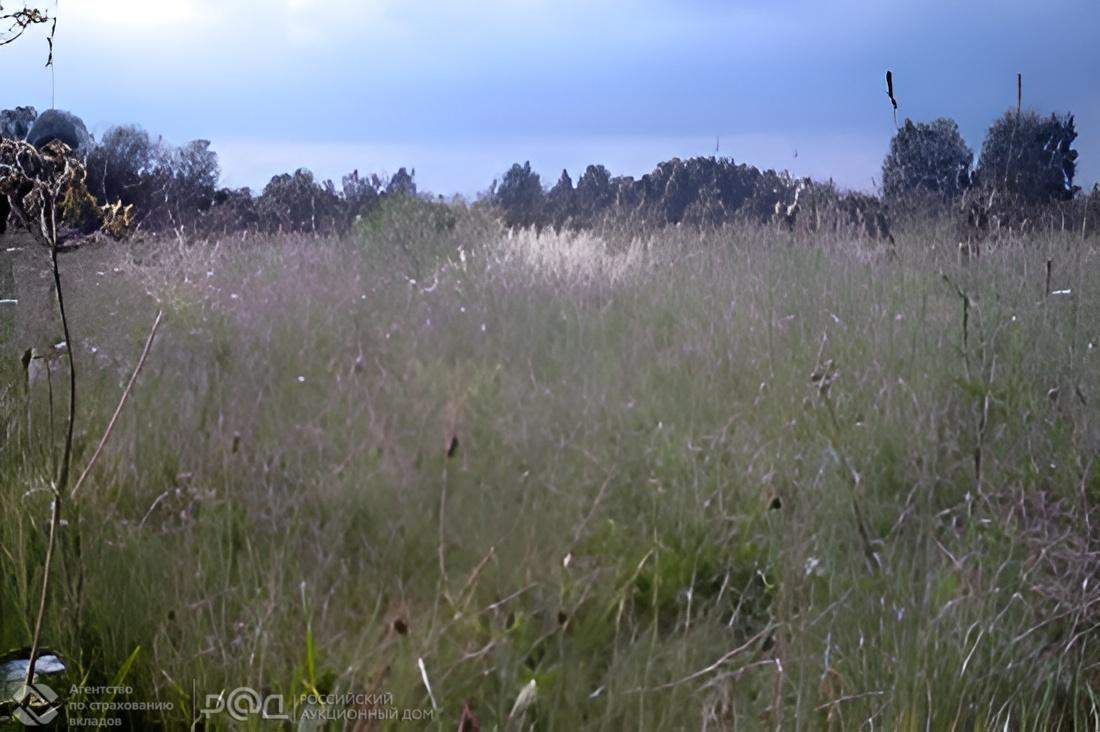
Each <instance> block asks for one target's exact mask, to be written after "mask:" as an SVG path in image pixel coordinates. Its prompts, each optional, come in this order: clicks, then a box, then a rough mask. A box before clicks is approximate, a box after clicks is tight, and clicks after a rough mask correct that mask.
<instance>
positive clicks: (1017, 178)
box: [977, 110, 1078, 205]
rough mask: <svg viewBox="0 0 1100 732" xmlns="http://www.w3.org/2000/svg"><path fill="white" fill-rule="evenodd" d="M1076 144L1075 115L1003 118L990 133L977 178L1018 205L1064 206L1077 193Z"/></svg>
mask: <svg viewBox="0 0 1100 732" xmlns="http://www.w3.org/2000/svg"><path fill="white" fill-rule="evenodd" d="M1076 138H1077V130H1076V128H1075V125H1074V120H1073V115H1072V114H1066V115H1056V114H1052V115H1050V116H1049V117H1042V116H1040V115H1039V114H1038V113H1037V112H1034V111H1027V112H1022V113H1017V112H1016V111H1015V110H1013V111H1010V112H1006V113H1005V114H1004V116H1003V117H1001V118H1000V119H998V120H997V121H996V122H994V123H993V125H992V126H991V127H990V128H989V132H988V134H986V137H985V142H984V143H982V155H981V157H980V158H979V160H978V169H977V177H978V180H979V181H980V183H981V185H982V186H983V187H984V188H988V189H991V190H995V191H1001V192H1002V193H1005V194H1008V195H1009V196H1011V197H1013V198H1015V199H1017V201H1018V202H1019V203H1021V204H1025V205H1033V204H1043V203H1049V202H1051V201H1068V200H1069V199H1071V198H1073V194H1074V193H1076V192H1077V190H1078V188H1077V187H1076V186H1074V185H1073V176H1074V174H1075V173H1076V171H1077V151H1076V150H1074V149H1073V141H1074V140H1075V139H1076Z"/></svg>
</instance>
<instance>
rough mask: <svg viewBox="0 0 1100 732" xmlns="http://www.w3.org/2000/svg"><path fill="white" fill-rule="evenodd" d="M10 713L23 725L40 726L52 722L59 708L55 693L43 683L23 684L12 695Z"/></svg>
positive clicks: (59, 704)
mask: <svg viewBox="0 0 1100 732" xmlns="http://www.w3.org/2000/svg"><path fill="white" fill-rule="evenodd" d="M14 701H15V704H16V707H15V712H14V713H13V714H12V716H14V717H15V718H16V719H17V720H19V722H21V723H22V724H23V726H24V727H42V726H44V725H47V724H49V723H50V722H52V721H53V720H54V719H55V718H56V717H57V714H58V712H59V711H60V709H61V703H60V702H59V701H58V697H57V693H56V692H55V691H54V690H53V689H51V688H50V687H48V686H46V685H45V684H31V685H30V686H23V687H22V688H21V689H20V690H19V691H18V692H17V693H16V694H15V697H14Z"/></svg>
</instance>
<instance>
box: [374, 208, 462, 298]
mask: <svg viewBox="0 0 1100 732" xmlns="http://www.w3.org/2000/svg"><path fill="white" fill-rule="evenodd" d="M457 222H458V217H457V215H456V211H455V209H453V208H452V207H451V206H448V205H447V204H445V203H436V202H434V201H428V200H424V199H422V198H416V197H415V196H394V195H389V194H387V195H386V196H384V197H383V198H382V199H381V202H380V204H379V205H378V206H377V207H376V208H375V209H374V210H373V211H372V212H371V213H370V214H369V215H368V216H366V217H364V218H362V219H361V220H360V221H359V223H358V227H357V228H358V233H359V236H360V238H361V239H362V241H363V244H364V247H365V248H366V251H367V254H368V256H369V259H370V261H371V262H372V264H374V265H376V267H377V269H379V270H381V271H385V272H390V273H393V274H395V275H398V276H401V277H404V278H405V279H412V280H416V281H421V280H423V279H424V278H425V277H426V276H427V275H428V274H429V273H430V272H432V271H433V270H435V268H436V267H438V266H439V264H441V263H442V262H443V261H445V260H447V259H448V258H450V257H451V256H453V255H454V254H455V253H456V252H457V250H458V246H459V244H458V243H457V242H456V241H455V239H454V236H453V232H454V230H455V226H456V224H457Z"/></svg>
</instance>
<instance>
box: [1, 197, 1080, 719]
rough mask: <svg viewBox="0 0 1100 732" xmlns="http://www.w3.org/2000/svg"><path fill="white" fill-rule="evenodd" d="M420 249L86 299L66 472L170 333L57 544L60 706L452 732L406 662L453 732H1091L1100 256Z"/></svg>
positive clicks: (91, 290)
mask: <svg viewBox="0 0 1100 732" xmlns="http://www.w3.org/2000/svg"><path fill="white" fill-rule="evenodd" d="M412 215H413V216H414V217H415V215H416V214H415V212H413V214H412ZM433 221H434V220H433ZM401 226H407V222H405V224H402V222H401V220H400V219H399V218H398V219H395V220H394V221H386V222H385V223H384V225H383V224H380V223H379V222H378V221H372V222H371V225H370V226H368V227H366V228H365V229H364V234H363V235H362V237H360V238H355V239H352V240H347V241H326V240H277V241H265V242H245V243H240V242H236V243H234V242H223V243H221V244H220V245H219V246H218V247H217V248H216V249H214V248H213V247H209V246H194V247H190V248H184V249H180V248H178V247H177V246H176V245H175V244H171V245H168V244H156V243H152V244H149V243H146V244H134V245H117V248H116V249H114V250H106V251H88V252H80V253H77V254H73V255H69V256H67V257H66V258H65V260H64V261H63V264H62V266H63V271H64V272H65V273H66V275H67V280H66V284H67V286H68V287H69V291H70V292H71V293H72V294H71V296H70V300H71V302H72V305H71V306H70V307H71V308H72V310H73V312H74V316H73V319H74V324H73V330H74V333H75V334H76V335H75V336H74V337H75V338H76V339H77V340H78V355H79V358H78V369H80V378H81V388H82V391H81V394H80V399H81V400H82V401H81V403H80V409H81V411H80V422H79V424H78V440H77V450H76V462H77V467H78V469H79V468H80V467H82V465H83V462H84V461H86V460H87V458H88V456H89V454H90V452H91V450H92V449H93V448H94V445H95V443H96V441H97V440H98V438H99V435H100V433H101V431H102V429H103V426H104V425H105V423H106V421H107V419H108V417H109V415H110V412H111V410H112V409H113V408H114V404H115V402H116V400H117V399H118V397H119V395H120V393H121V390H122V387H123V385H124V383H125V379H126V378H127V377H128V368H129V366H130V365H132V363H133V362H134V361H135V360H136V357H137V353H138V352H139V350H140V346H141V342H142V340H143V338H144V335H145V332H146V330H147V328H148V326H149V324H150V323H151V321H152V318H153V315H154V313H155V311H156V308H157V301H159V302H160V304H161V306H163V307H164V308H165V311H166V312H165V322H164V325H163V326H162V330H161V332H160V334H159V336H158V339H157V342H156V344H155V346H154V351H153V354H152V356H151V357H150V361H149V363H148V364H147V366H146V370H145V371H144V372H143V374H142V377H141V381H140V382H139V385H138V387H137V389H136V391H135V393H134V395H133V397H132V400H131V402H130V403H129V404H128V406H127V408H126V412H125V413H124V416H123V418H122V420H121V422H120V424H119V427H118V429H117V431H116V433H115V435H114V438H113V441H112V442H111V444H110V446H109V448H108V450H107V453H106V455H105V456H104V459H103V460H102V461H101V462H100V463H99V464H98V466H97V467H96V468H95V472H94V474H93V476H92V479H91V480H90V481H89V483H88V484H87V485H86V486H85V489H84V493H83V495H82V496H80V497H79V499H78V500H77V501H76V505H75V507H73V508H72V509H71V510H70V511H69V513H68V515H67V516H66V518H67V521H68V524H67V525H66V526H65V527H64V529H63V531H62V535H61V545H60V550H59V551H60V559H59V562H58V574H57V576H56V577H55V578H54V579H55V581H54V583H53V585H52V586H53V591H52V593H51V595H50V605H49V610H48V613H47V618H46V626H45V631H44V641H45V643H46V645H47V646H48V647H51V648H55V649H57V650H58V651H60V652H61V653H62V654H63V655H64V656H65V658H66V659H68V660H69V662H70V667H71V668H70V675H71V676H72V677H73V679H74V680H72V681H71V683H77V682H79V681H80V680H81V679H84V678H87V679H88V681H87V683H89V684H96V683H98V684H100V685H107V684H109V683H110V682H111V680H112V679H113V678H116V676H117V674H119V673H120V671H122V670H125V671H126V677H125V678H126V680H127V681H126V683H128V684H130V685H131V686H132V687H133V694H132V695H130V696H131V698H132V699H134V700H142V701H153V700H160V701H170V702H172V703H173V704H175V709H174V710H173V711H171V712H163V713H144V714H142V713H137V712H134V713H132V716H129V717H126V719H128V721H130V722H131V723H134V724H137V723H138V722H141V723H143V724H161V725H164V726H167V727H173V728H174V727H182V726H184V725H185V724H187V723H190V722H191V721H193V715H194V711H193V710H194V708H195V707H194V705H200V706H201V704H202V701H203V699H204V698H205V695H207V694H217V693H219V692H221V691H223V690H225V691H229V690H232V689H234V688H236V687H239V686H251V687H254V688H256V689H258V690H263V691H264V692H265V693H282V694H285V695H288V698H290V697H294V696H296V695H299V694H302V693H309V692H310V691H312V690H316V691H319V692H322V693H328V692H332V691H336V692H347V693H372V692H373V693H388V694H391V695H392V704H393V706H395V707H398V708H400V709H417V710H422V709H430V708H431V706H432V701H431V699H430V698H429V695H428V692H427V690H426V688H425V685H424V683H423V680H422V673H421V670H420V667H419V661H420V660H422V662H423V665H424V669H425V671H426V673H427V676H428V678H429V681H430V683H431V688H432V692H433V695H434V698H435V701H436V703H437V705H438V710H437V711H436V712H435V713H434V720H435V721H434V723H433V724H434V725H436V726H437V727H438V728H440V729H453V728H454V727H455V726H456V725H457V722H458V719H459V717H460V715H461V711H462V708H463V704H464V703H465V702H467V701H469V702H471V703H472V704H473V706H474V707H475V709H476V713H477V715H478V716H479V718H480V720H481V722H482V725H483V728H486V729H492V728H500V729H506V728H508V729H519V728H531V729H580V728H591V729H649V730H662V729H675V728H700V727H702V726H706V727H707V728H711V729H713V728H736V729H757V728H776V727H778V728H785V729H786V728H792V729H793V728H853V729H855V728H862V727H867V726H871V727H873V728H876V729H913V730H917V729H950V728H954V729H960V730H984V729H993V728H996V729H1003V728H1005V727H1006V726H1007V728H1010V729H1055V728H1060V729H1075V728H1080V729H1091V728H1095V726H1096V725H1098V724H1100V716H1098V715H1100V701H1098V697H1097V694H1098V693H1100V649H1098V647H1097V646H1098V643H1100V634H1098V630H1097V624H1098V623H1100V581H1098V580H1097V576H1098V574H1100V546H1098V544H1097V536H1098V534H1097V533H1096V528H1095V527H1096V525H1097V522H1098V521H1100V516H1098V514H1097V511H1096V505H1097V501H1098V500H1100V469H1098V468H1097V466H1096V465H1095V464H1094V460H1095V458H1096V456H1097V453H1098V450H1100V421H1098V418H1100V414H1098V412H1097V404H1098V403H1100V363H1098V361H1097V359H1100V349H1097V348H1095V344H1097V343H1100V299H1098V298H1097V295H1096V293H1097V292H1098V286H1100V264H1098V261H1097V256H1096V255H1097V249H1096V248H1095V242H1081V241H1079V240H1075V239H1071V238H1069V237H1060V236H1053V235H1052V236H1036V237H1033V238H1032V239H1031V240H1028V241H1022V242H1008V243H1004V244H1002V245H1001V246H999V247H997V246H992V247H987V249H988V251H986V252H985V253H983V257H982V259H981V260H979V261H972V262H971V263H970V264H969V265H965V266H964V265H963V264H961V263H959V262H958V261H957V255H956V249H955V246H954V242H952V241H950V240H949V239H947V238H946V237H942V236H940V235H933V234H929V235H928V236H919V235H903V236H899V241H898V247H897V256H896V257H894V256H889V255H888V253H887V252H886V251H885V249H884V248H883V246H882V245H875V244H873V243H858V242H847V241H839V240H834V239H831V238H830V239H828V240H822V241H808V240H798V241H796V240H792V239H791V238H790V237H789V236H787V235H784V234H777V233H776V232H773V231H769V230H766V229H760V230H756V229H725V230H721V231H718V232H714V233H711V234H706V235H697V234H694V233H689V232H687V231H686V230H685V231H679V230H670V231H668V232H665V233H662V234H657V235H655V236H654V237H652V238H651V239H649V240H646V241H635V242H633V243H631V242H628V241H622V240H620V239H619V238H617V236H616V235H615V234H614V233H613V232H609V233H607V234H606V235H605V237H604V238H602V239H601V238H598V237H595V236H583V237H580V238H576V239H570V238H568V237H555V236H544V237H542V238H539V239H536V238H535V237H534V236H533V235H529V234H525V235H519V236H516V237H511V238H509V237H508V236H507V235H504V234H502V233H500V232H499V231H497V230H496V229H495V228H494V227H493V226H492V225H491V224H489V223H488V222H486V221H483V220H481V219H479V217H478V216H477V214H475V213H461V214H460V215H459V216H458V217H457V221H447V222H443V223H442V224H441V223H440V222H439V221H434V223H433V222H429V225H425V226H419V227H412V226H407V228H396V227H401ZM402 232H404V234H402ZM395 242H396V243H395ZM459 246H461V247H462V249H463V255H462V257H463V259H464V263H463V262H462V261H460V258H459V256H458V255H457V254H456V253H455V252H457V248H458V247H459ZM410 252H415V253H416V254H415V257H414V258H413V260H414V265H415V267H416V268H417V271H418V272H419V274H420V276H419V277H417V278H416V279H418V281H417V282H416V283H415V284H410V283H409V282H408V280H407V278H408V277H413V276H414V275H413V273H412V272H411V270H409V271H406V270H405V269H403V268H402V262H408V261H413V260H410V259H409V257H410V256H411V255H410ZM388 253H389V254H392V256H388ZM1048 257H1050V258H1052V259H1053V260H1054V286H1055V287H1056V289H1071V290H1072V295H1069V296H1063V295H1059V296H1052V297H1044V291H1043V290H1044V276H1045V269H1044V267H1045V262H1046V259H1047V258H1048ZM116 270H117V271H116ZM428 271H431V272H433V274H432V275H430V276H428V275H425V274H424V272H428ZM16 272H17V275H18V274H19V273H20V272H23V273H24V277H25V279H26V280H27V281H26V282H24V283H21V284H20V287H21V288H22V290H23V291H22V294H21V296H20V297H21V302H20V305H19V311H18V315H17V318H18V319H19V322H17V323H16V326H15V327H14V328H13V329H12V332H13V334H14V335H12V337H11V342H10V344H9V345H6V346H5V348H6V349H7V352H6V353H5V359H6V361H5V367H4V368H5V369H6V371H5V372H4V382H3V383H4V384H5V385H6V386H7V385H9V384H10V386H8V387H7V388H4V389H0V404H2V409H0V415H4V416H3V422H2V426H3V432H2V433H0V437H2V439H3V443H2V445H0V448H2V453H0V511H2V515H3V517H4V519H3V522H2V524H0V568H2V571H0V650H2V649H3V648H7V647H18V646H21V645H26V644H27V643H28V642H29V636H30V631H29V628H28V625H29V623H30V622H31V618H32V608H33V607H34V605H35V603H36V601H37V589H36V588H37V586H38V582H39V581H40V571H41V570H40V567H41V564H42V557H43V552H44V546H45V532H46V529H47V518H48V511H49V498H48V494H47V493H46V492H45V491H41V490H39V491H35V492H30V493H28V491H29V490H31V489H32V488H34V487H36V486H37V487H41V486H43V485H44V484H45V482H46V481H47V477H46V471H47V467H48V458H47V457H46V456H47V455H48V447H47V445H48V440H49V438H48V432H47V430H46V425H47V419H46V401H45V385H44V384H43V383H41V382H39V383H35V384H32V387H31V394H30V406H31V412H32V413H33V417H34V418H33V420H32V424H31V428H30V432H28V430H27V420H26V414H27V396H25V394H24V391H23V389H22V386H21V385H20V384H21V375H20V374H19V367H18V359H17V356H18V353H21V352H22V348H25V347H26V345H29V344H30V343H32V342H36V343H48V342H52V341H53V340H58V338H57V337H56V331H57V328H56V326H55V325H54V324H53V322H52V321H51V320H50V317H49V315H48V313H49V307H48V304H49V299H48V289H46V288H47V283H46V281H45V280H42V281H39V280H36V279H33V277H31V276H30V274H29V273H33V272H34V270H33V268H31V267H29V266H23V268H22V269H20V268H17V269H16ZM99 272H102V274H97V273H99ZM945 274H946V275H947V277H948V278H949V281H947V280H945V278H944V276H943V275H945ZM956 288H958V289H960V290H961V291H962V292H964V293H965V294H966V295H967V297H969V299H970V300H971V303H972V305H971V307H970V309H969V313H968V322H967V331H966V337H965V344H964V333H963V327H962V315H963V300H962V298H961V297H960V295H959V293H958V291H957V289H956ZM36 293H37V294H36ZM36 298H37V299H36ZM36 303H38V304H37V305H36ZM91 346H95V347H96V349H97V351H96V353H95V354H92V353H91V352H90V350H89V348H90V347H91ZM830 359H831V360H832V361H833V362H834V363H835V365H836V375H835V379H832V380H831V381H830V382H829V385H828V388H823V386H822V382H821V381H817V382H814V381H811V375H812V374H814V373H815V371H818V370H820V368H821V367H822V365H823V364H825V363H826V362H827V361H828V360H830ZM59 373H60V372H59ZM56 376H57V374H55V383H58V382H57V380H56ZM1053 389H1057V392H1054V393H1052V392H1051V390H1053ZM59 409H60V406H59V405H55V410H59ZM59 413H60V412H59ZM983 415H984V416H983ZM452 436H453V437H456V438H457V441H458V448H457V450H456V451H454V454H453V456H451V457H448V456H447V454H446V451H447V447H448V446H449V445H450V444H451V439H452ZM976 454H980V464H981V478H980V483H979V481H978V475H977V470H976V460H975V456H976ZM856 509H858V516H859V518H858V519H857V510H856ZM860 522H862V523H863V525H864V530H865V533H866V539H864V538H863V536H861V532H860V528H859V523H860ZM868 552H870V553H872V554H873V556H874V558H873V559H869V558H868ZM399 631H400V632H399ZM139 647H140V652H139V653H137V654H136V656H135V655H134V653H135V649H138V648H139ZM738 649H740V650H738ZM732 651H737V652H735V653H731V652H732ZM532 680H534V681H535V687H536V689H537V692H536V697H535V699H534V701H533V703H532V704H531V705H530V706H529V707H528V708H527V709H526V711H525V712H523V713H522V715H517V717H516V718H513V719H511V720H509V714H510V712H511V711H512V709H513V706H514V704H515V702H516V699H517V696H518V695H519V694H520V692H521V690H522V689H523V688H524V687H525V686H526V685H528V683H529V682H530V681H532ZM253 722H255V720H253ZM211 723H212V724H214V725H216V726H219V727H222V726H227V725H229V724H230V720H229V718H228V717H227V716H225V715H222V716H220V717H216V718H214V719H213V720H212V721H211ZM256 724H258V723H256ZM391 724H394V726H400V722H396V723H391ZM421 724H422V723H421ZM242 726H249V725H242Z"/></svg>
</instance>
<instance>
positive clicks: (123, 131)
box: [87, 125, 157, 208]
mask: <svg viewBox="0 0 1100 732" xmlns="http://www.w3.org/2000/svg"><path fill="white" fill-rule="evenodd" d="M156 162H157V150H156V145H155V144H154V143H153V141H152V140H151V139H150V137H149V133H148V132H146V131H145V130H143V129H141V128H140V127H137V126H134V125H126V126H123V127H111V128H109V129H108V130H107V131H106V132H104V133H103V138H102V139H101V140H100V141H99V143H98V144H97V145H95V146H93V147H92V149H91V150H90V151H89V152H88V162H87V165H88V190H89V191H90V192H91V193H92V195H94V196H95V197H96V198H97V199H98V200H99V201H100V202H106V201H117V200H121V201H122V202H123V203H125V204H134V205H135V206H136V207H137V208H143V207H145V205H146V204H147V203H148V201H147V200H145V199H146V197H147V195H148V193H149V191H148V190H147V189H148V177H149V176H150V175H152V173H153V171H154V170H155V168H156Z"/></svg>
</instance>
